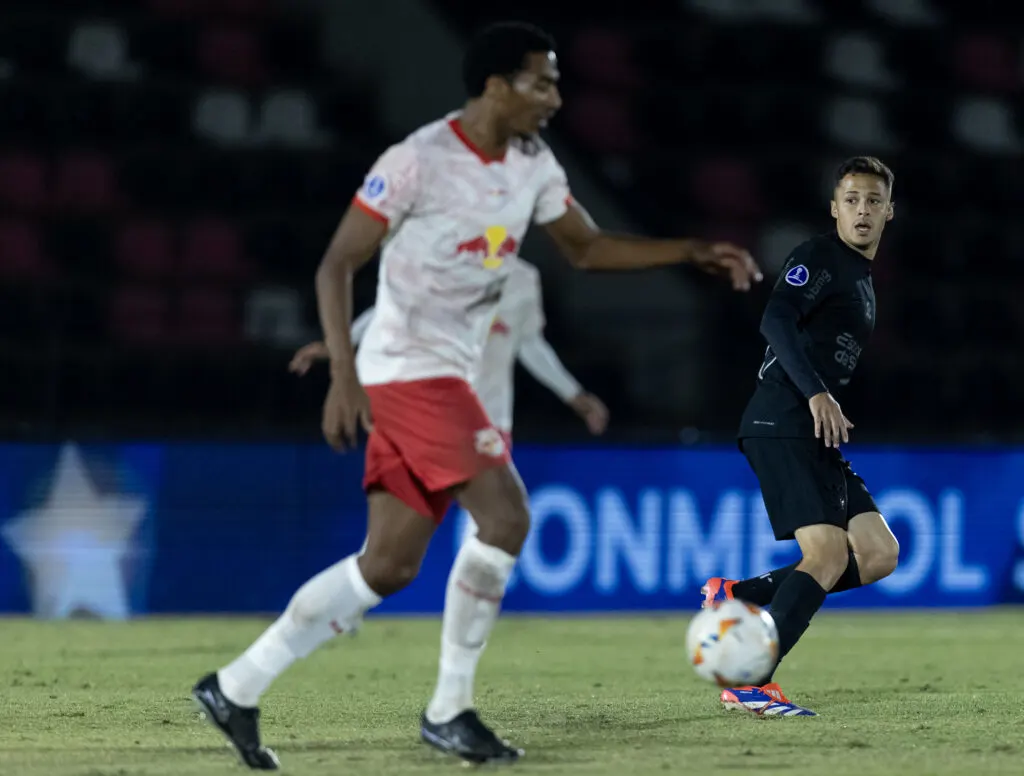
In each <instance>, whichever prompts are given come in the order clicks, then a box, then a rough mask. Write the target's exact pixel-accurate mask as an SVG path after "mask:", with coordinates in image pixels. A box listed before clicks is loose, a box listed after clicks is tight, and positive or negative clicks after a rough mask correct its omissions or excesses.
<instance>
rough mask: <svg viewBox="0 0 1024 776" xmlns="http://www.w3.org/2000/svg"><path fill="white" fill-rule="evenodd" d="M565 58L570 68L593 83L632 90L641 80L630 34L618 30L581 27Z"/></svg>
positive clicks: (604, 86)
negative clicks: (633, 57)
mask: <svg viewBox="0 0 1024 776" xmlns="http://www.w3.org/2000/svg"><path fill="white" fill-rule="evenodd" d="M567 59H568V62H569V64H570V66H571V67H572V69H573V71H574V72H575V73H577V74H578V75H579V76H580V77H581V78H583V79H584V80H586V81H587V82H588V83H589V84H591V85H593V86H598V87H603V88H610V89H633V88H636V87H637V86H639V85H640V83H641V76H640V73H639V72H638V70H637V68H636V66H635V65H634V64H633V61H632V44H631V41H630V37H629V36H628V35H626V34H624V33H623V32H621V31H619V30H613V29H606V28H599V27H592V28H589V29H585V30H582V31H581V32H579V33H577V34H576V35H575V36H574V37H573V38H572V40H571V42H570V44H569V54H568V57H567Z"/></svg>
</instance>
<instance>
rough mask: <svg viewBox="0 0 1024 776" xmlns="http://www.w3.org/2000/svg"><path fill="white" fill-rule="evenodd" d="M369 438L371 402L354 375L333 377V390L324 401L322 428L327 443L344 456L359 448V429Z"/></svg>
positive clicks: (328, 392)
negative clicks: (349, 449)
mask: <svg viewBox="0 0 1024 776" xmlns="http://www.w3.org/2000/svg"><path fill="white" fill-rule="evenodd" d="M360 426H362V428H363V431H365V432H366V433H367V434H369V433H370V432H371V431H372V430H373V419H372V416H371V415H370V398H369V397H368V396H367V395H366V391H365V390H363V386H362V385H360V384H359V380H358V379H357V378H356V376H355V374H339V373H332V374H331V387H330V388H329V389H328V391H327V398H326V399H325V400H324V414H323V422H322V425H321V428H322V430H323V432H324V439H326V440H327V444H329V445H330V446H331V447H332V448H334V450H336V451H338V452H341V451H342V450H344V449H345V448H346V446H347V447H353V448H354V447H355V446H356V445H357V444H358V441H359V440H358V432H359V427H360Z"/></svg>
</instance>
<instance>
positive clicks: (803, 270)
mask: <svg viewBox="0 0 1024 776" xmlns="http://www.w3.org/2000/svg"><path fill="white" fill-rule="evenodd" d="M874 327H875V290H874V287H873V286H872V284H871V260H870V259H868V258H866V257H864V256H863V255H862V254H861V253H859V252H858V251H855V250H854V249H853V248H850V247H849V246H848V245H846V244H845V243H844V242H843V241H842V240H840V239H839V236H838V235H837V234H835V233H832V234H827V235H820V236H818V237H814V238H812V239H810V240H808V241H807V242H805V243H803V244H801V245H800V246H798V247H797V248H796V250H794V251H793V252H792V253H791V254H790V256H789V259H788V260H787V262H786V265H785V267H784V268H783V270H782V275H781V276H780V277H779V279H778V281H777V282H776V284H775V288H774V289H773V290H772V294H771V297H770V298H769V300H768V305H767V306H766V307H765V311H764V317H763V318H762V320H761V334H762V335H763V336H764V338H765V339H766V340H767V341H768V349H767V350H766V351H765V354H764V361H763V362H762V363H761V368H760V370H759V371H758V373H757V388H756V390H755V391H754V395H753V397H751V399H750V402H749V403H748V404H747V409H746V411H745V412H744V413H743V420H742V421H741V422H740V431H739V436H740V437H741V438H743V437H762V436H774V437H806V436H811V437H813V436H814V419H813V417H812V416H811V411H810V408H809V407H808V404H807V400H808V399H809V398H810V397H812V396H814V395H815V394H817V393H821V392H822V391H828V392H830V393H831V394H832V395H833V396H835V397H836V398H837V399H838V398H840V397H839V394H840V393H841V389H842V388H843V387H845V386H846V384H847V383H849V382H850V377H851V376H852V375H853V371H854V369H856V367H857V362H858V361H859V359H860V357H861V354H862V352H863V350H864V346H865V344H866V343H867V340H868V337H869V336H870V335H871V332H872V330H873V329H874Z"/></svg>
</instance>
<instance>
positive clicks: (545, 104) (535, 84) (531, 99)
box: [505, 51, 562, 135]
mask: <svg viewBox="0 0 1024 776" xmlns="http://www.w3.org/2000/svg"><path fill="white" fill-rule="evenodd" d="M558 78H559V74H558V59H557V58H556V57H555V53H554V52H553V51H549V52H547V53H539V52H536V53H532V54H528V55H527V57H526V67H525V68H524V69H523V70H520V71H519V72H518V73H516V75H515V77H514V78H513V79H512V83H511V88H510V89H509V90H508V92H507V97H506V99H505V115H506V117H507V119H508V123H509V126H510V127H511V129H512V131H513V132H515V133H517V134H522V135H530V134H534V133H536V132H538V131H539V130H541V129H543V128H544V127H546V126H547V124H548V121H549V120H550V119H551V117H552V116H554V115H555V113H557V112H558V109H559V108H561V107H562V97H561V95H560V94H559V93H558Z"/></svg>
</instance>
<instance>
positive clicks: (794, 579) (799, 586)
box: [758, 571, 826, 685]
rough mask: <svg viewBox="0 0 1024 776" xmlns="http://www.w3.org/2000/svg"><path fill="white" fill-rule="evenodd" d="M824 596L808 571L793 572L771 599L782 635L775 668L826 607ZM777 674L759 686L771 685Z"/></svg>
mask: <svg viewBox="0 0 1024 776" xmlns="http://www.w3.org/2000/svg"><path fill="white" fill-rule="evenodd" d="M825 595H826V593H825V588H823V587H822V586H821V585H819V584H818V581H817V580H816V579H815V578H814V577H812V576H811V575H810V574H808V573H807V572H806V571H793V572H792V573H791V574H790V575H789V577H788V578H787V579H786V581H785V582H783V583H782V584H781V585H780V586H779V591H778V592H777V593H776V594H775V598H774V599H772V618H773V619H774V620H775V627H776V628H778V631H779V660H778V662H776V664H775V667H776V668H778V663H779V662H781V661H782V659H783V658H784V657H785V656H786V655H788V654H789V651H790V650H791V649H793V647H795V646H796V643H797V642H798V641H799V640H800V637H801V636H803V635H804V631H806V630H807V627H808V626H809V625H810V624H811V618H812V617H814V615H815V614H817V612H818V610H819V609H820V608H821V605H822V604H823V603H825ZM774 673H775V669H772V672H771V673H770V674H769V675H768V676H767V677H765V678H764V679H762V680H761V681H760V682H758V684H759V685H764V684H767V683H768V682H770V681H771V680H772V674H774Z"/></svg>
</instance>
